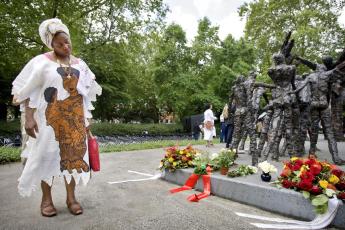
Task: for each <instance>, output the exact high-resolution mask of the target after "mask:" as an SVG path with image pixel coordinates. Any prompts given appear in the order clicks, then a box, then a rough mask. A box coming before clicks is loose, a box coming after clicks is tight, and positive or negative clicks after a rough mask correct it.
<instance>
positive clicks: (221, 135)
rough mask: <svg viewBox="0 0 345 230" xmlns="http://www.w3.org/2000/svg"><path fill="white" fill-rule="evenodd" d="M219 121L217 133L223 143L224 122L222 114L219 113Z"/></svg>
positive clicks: (224, 138)
mask: <svg viewBox="0 0 345 230" xmlns="http://www.w3.org/2000/svg"><path fill="white" fill-rule="evenodd" d="M219 121H220V135H219V142H220V143H223V142H225V140H226V134H225V127H226V125H225V123H224V116H223V114H221V115H220V117H219Z"/></svg>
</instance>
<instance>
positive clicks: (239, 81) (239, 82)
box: [235, 75, 245, 84]
mask: <svg viewBox="0 0 345 230" xmlns="http://www.w3.org/2000/svg"><path fill="white" fill-rule="evenodd" d="M244 79H245V77H244V76H243V75H239V76H238V77H237V78H236V82H235V83H236V84H241V83H242V82H244Z"/></svg>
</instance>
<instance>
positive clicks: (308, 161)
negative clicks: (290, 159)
mask: <svg viewBox="0 0 345 230" xmlns="http://www.w3.org/2000/svg"><path fill="white" fill-rule="evenodd" d="M304 164H306V165H309V166H311V165H313V164H318V163H317V161H316V160H315V159H314V158H307V159H305V160H304Z"/></svg>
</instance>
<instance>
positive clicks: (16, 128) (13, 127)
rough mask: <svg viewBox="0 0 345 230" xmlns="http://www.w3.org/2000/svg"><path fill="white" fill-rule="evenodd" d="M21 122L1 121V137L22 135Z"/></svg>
mask: <svg viewBox="0 0 345 230" xmlns="http://www.w3.org/2000/svg"><path fill="white" fill-rule="evenodd" d="M20 132H21V131H20V121H19V120H14V121H11V122H6V121H0V136H13V135H15V134H20Z"/></svg>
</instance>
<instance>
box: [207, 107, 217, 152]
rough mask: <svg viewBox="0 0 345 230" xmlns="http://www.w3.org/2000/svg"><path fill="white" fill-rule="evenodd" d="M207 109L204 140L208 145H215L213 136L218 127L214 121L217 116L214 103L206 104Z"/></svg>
mask: <svg viewBox="0 0 345 230" xmlns="http://www.w3.org/2000/svg"><path fill="white" fill-rule="evenodd" d="M205 109H206V111H205V112H204V140H205V141H207V144H206V147H210V146H211V145H213V143H212V140H213V137H215V136H216V128H215V127H214V121H215V120H217V118H216V117H215V116H214V115H213V112H212V105H211V104H206V106H205Z"/></svg>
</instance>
